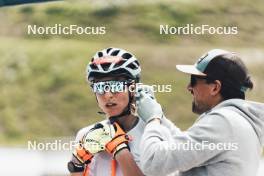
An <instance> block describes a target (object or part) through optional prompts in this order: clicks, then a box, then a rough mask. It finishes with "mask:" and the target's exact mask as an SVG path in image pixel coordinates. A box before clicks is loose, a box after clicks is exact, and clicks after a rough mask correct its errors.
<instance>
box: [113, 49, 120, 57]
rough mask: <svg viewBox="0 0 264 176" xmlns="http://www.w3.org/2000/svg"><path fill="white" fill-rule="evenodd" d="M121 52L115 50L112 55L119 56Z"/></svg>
mask: <svg viewBox="0 0 264 176" xmlns="http://www.w3.org/2000/svg"><path fill="white" fill-rule="evenodd" d="M119 51H120V50H115V51H113V52H112V53H111V56H117V55H118V53H119Z"/></svg>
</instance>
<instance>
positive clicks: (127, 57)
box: [121, 53, 132, 59]
mask: <svg viewBox="0 0 264 176" xmlns="http://www.w3.org/2000/svg"><path fill="white" fill-rule="evenodd" d="M121 57H122V58H124V59H129V58H131V57H132V55H131V54H129V53H124V54H123V55H122V56H121Z"/></svg>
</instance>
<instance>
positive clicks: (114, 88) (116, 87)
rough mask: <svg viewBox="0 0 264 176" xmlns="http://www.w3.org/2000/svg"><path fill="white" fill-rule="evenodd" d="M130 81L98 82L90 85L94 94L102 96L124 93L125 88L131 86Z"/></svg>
mask: <svg viewBox="0 0 264 176" xmlns="http://www.w3.org/2000/svg"><path fill="white" fill-rule="evenodd" d="M131 83H132V80H124V81H99V82H95V83H93V84H91V87H92V90H93V92H94V93H98V94H101V95H103V94H104V93H106V92H112V93H118V92H124V91H125V90H126V87H127V86H129V85H131Z"/></svg>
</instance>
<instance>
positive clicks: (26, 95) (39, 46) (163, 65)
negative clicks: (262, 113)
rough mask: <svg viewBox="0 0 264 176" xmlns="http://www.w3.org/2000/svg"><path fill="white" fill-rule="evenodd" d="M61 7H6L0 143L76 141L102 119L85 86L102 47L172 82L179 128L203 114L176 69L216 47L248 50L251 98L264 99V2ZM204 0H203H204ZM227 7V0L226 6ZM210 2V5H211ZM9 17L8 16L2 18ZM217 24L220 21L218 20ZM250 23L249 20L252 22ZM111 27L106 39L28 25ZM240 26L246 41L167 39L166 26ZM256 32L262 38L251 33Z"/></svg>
mask: <svg viewBox="0 0 264 176" xmlns="http://www.w3.org/2000/svg"><path fill="white" fill-rule="evenodd" d="M78 2H80V3H73V2H72V1H71V2H68V3H65V2H56V3H47V4H46V3H45V4H34V5H24V6H17V7H12V8H11V7H7V8H2V9H1V11H0V17H1V24H0V40H1V43H0V97H1V98H0V117H1V118H0V144H13V143H19V144H21V143H25V141H26V140H27V139H39V138H44V137H48V136H53V137H56V136H72V135H74V134H75V133H76V132H77V130H78V129H80V128H81V127H84V126H86V125H88V124H91V123H94V122H96V121H98V120H101V119H102V118H103V117H102V116H100V115H98V114H97V113H96V112H97V110H98V107H97V104H96V100H95V97H94V95H93V93H92V92H91V91H90V89H89V86H88V85H87V83H86V81H85V67H86V64H87V63H88V62H89V61H90V58H91V57H92V56H93V54H94V53H95V52H96V51H97V50H99V49H102V48H105V47H109V46H114V47H121V48H125V49H127V50H129V51H131V52H133V53H135V55H136V56H137V57H138V58H139V60H140V62H141V64H142V70H143V71H142V82H144V83H147V84H159V85H162V84H171V85H172V92H170V93H157V94H156V96H157V99H158V101H159V102H160V103H161V104H162V106H163V107H164V111H165V112H166V116H167V117H168V118H170V119H171V120H172V121H174V122H175V123H176V124H177V125H178V126H179V127H180V128H182V129H186V128H188V127H189V126H190V125H191V124H192V123H193V122H194V120H195V118H196V117H197V116H196V115H194V114H193V113H192V112H191V99H192V97H191V96H190V94H189V93H188V92H187V90H186V85H187V83H188V79H189V78H188V76H186V75H185V74H182V73H179V72H177V71H176V70H175V64H181V63H182V64H192V63H194V62H195V61H196V58H197V57H199V56H200V55H201V54H202V53H204V52H206V51H207V50H209V49H212V48H225V49H229V50H233V51H237V52H238V53H241V56H242V58H244V59H245V62H246V63H247V65H248V67H249V71H250V73H252V78H253V80H255V83H256V84H255V88H254V90H253V91H251V92H249V94H248V98H249V99H251V100H256V101H262V102H263V99H264V94H263V91H262V90H263V87H264V85H263V79H264V78H263V74H264V72H263V69H261V65H263V52H264V48H263V41H264V40H263V36H264V34H263V30H262V29H263V27H264V26H263V23H258V22H256V21H261V19H262V18H263V16H264V11H263V6H262V2H261V1H257V2H256V3H249V1H246V0H244V1H235V3H236V5H234V4H233V3H234V2H233V1H232V2H229V1H227V0H224V1H223V2H211V1H207V0H203V3H198V1H191V2H190V1H173V3H171V1H155V3H153V2H151V3H149V4H148V5H146V4H142V3H141V2H139V1H135V2H133V3H132V4H131V5H126V4H125V5H117V4H114V3H112V4H110V5H95V7H92V6H90V5H88V4H87V2H84V1H78ZM199 2H200V1H199ZM227 2H228V3H227ZM203 4H207V6H204V5H203ZM2 17H3V18H2ZM215 19H217V20H215ZM244 21H247V23H245V22H244ZM55 23H60V24H63V25H69V24H78V25H81V26H87V25H90V26H101V25H105V26H107V29H108V32H107V34H106V35H104V36H83V35H81V36H77V35H71V36H65V35H61V36H51V35H44V36H41V35H39V36H29V35H27V34H26V26H27V25H28V24H37V25H40V26H48V25H54V24H55ZM187 23H194V24H197V25H198V24H203V23H205V24H210V25H216V26H217V25H223V24H224V25H238V26H239V28H240V34H239V36H161V35H159V34H158V32H159V29H158V28H159V24H169V25H183V24H187ZM252 32H254V33H255V35H252Z"/></svg>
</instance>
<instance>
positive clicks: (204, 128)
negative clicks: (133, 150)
mask: <svg viewBox="0 0 264 176" xmlns="http://www.w3.org/2000/svg"><path fill="white" fill-rule="evenodd" d="M168 127H170V128H168ZM231 138H232V131H231V124H229V122H228V121H227V120H226V119H225V118H223V116H221V115H219V114H217V115H210V116H207V117H206V118H203V119H200V120H199V121H198V122H197V123H195V124H194V125H193V126H192V127H191V128H190V129H188V130H187V131H186V132H182V131H180V130H179V129H178V128H177V127H173V125H171V124H170V125H169V126H168V124H167V125H165V124H160V123H159V122H157V121H153V122H150V123H149V124H147V125H146V127H145V130H144V134H143V137H142V141H141V146H142V151H141V155H140V164H141V168H142V170H143V172H144V174H146V175H152V176H156V175H168V174H170V173H172V172H175V171H186V170H189V169H191V168H193V167H197V166H200V165H202V164H203V163H205V162H206V161H207V160H209V159H210V158H212V157H214V156H216V155H217V154H219V153H220V152H222V151H221V150H209V148H207V147H208V146H203V145H204V142H203V141H207V142H208V143H219V142H227V139H228V140H229V139H231ZM188 143H189V144H192V146H194V145H195V146H197V147H199V148H202V147H204V148H203V150H197V149H191V148H189V150H186V149H184V147H183V144H184V145H185V144H188ZM179 144H181V145H179Z"/></svg>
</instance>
